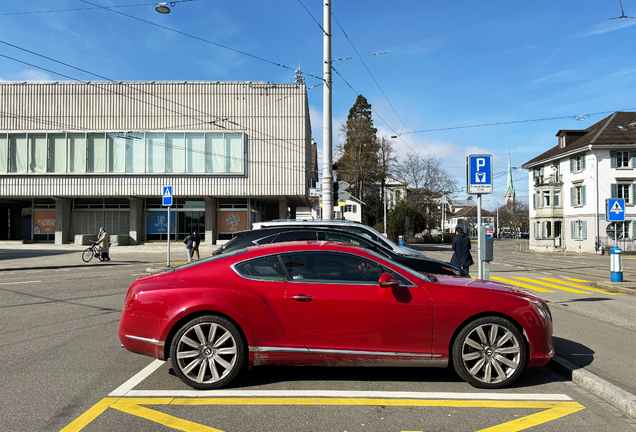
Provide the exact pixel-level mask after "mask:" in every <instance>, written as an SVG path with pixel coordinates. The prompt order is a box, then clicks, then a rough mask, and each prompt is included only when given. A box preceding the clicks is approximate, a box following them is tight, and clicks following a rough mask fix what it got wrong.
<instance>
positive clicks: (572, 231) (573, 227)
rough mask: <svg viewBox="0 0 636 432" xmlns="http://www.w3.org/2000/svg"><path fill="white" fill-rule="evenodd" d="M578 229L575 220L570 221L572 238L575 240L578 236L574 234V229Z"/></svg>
mask: <svg viewBox="0 0 636 432" xmlns="http://www.w3.org/2000/svg"><path fill="white" fill-rule="evenodd" d="M575 230H576V224H575V223H574V221H570V238H571V239H572V240H574V239H575V238H576V236H575V235H574V231H575Z"/></svg>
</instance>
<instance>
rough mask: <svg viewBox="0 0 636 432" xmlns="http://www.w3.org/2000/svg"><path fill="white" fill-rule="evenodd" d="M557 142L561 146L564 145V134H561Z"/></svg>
mask: <svg viewBox="0 0 636 432" xmlns="http://www.w3.org/2000/svg"><path fill="white" fill-rule="evenodd" d="M559 144H560V145H561V148H564V147H565V135H561V136H560V137H559Z"/></svg>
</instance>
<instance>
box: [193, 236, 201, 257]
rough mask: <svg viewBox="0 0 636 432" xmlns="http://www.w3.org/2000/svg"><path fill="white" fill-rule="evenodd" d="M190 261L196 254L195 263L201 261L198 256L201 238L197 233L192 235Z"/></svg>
mask: <svg viewBox="0 0 636 432" xmlns="http://www.w3.org/2000/svg"><path fill="white" fill-rule="evenodd" d="M192 237H193V238H192V240H193V241H192V259H194V254H197V261H199V260H200V259H201V257H200V256H199V245H200V244H201V236H200V235H199V233H198V232H196V231H195V232H193V233H192Z"/></svg>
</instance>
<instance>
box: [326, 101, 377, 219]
mask: <svg viewBox="0 0 636 432" xmlns="http://www.w3.org/2000/svg"><path fill="white" fill-rule="evenodd" d="M371 114H372V111H371V104H370V103H369V102H368V101H367V99H366V98H365V97H364V96H362V95H358V98H357V99H356V102H355V104H354V105H353V107H351V110H349V116H348V118H347V123H346V124H345V125H344V126H343V127H342V129H341V133H342V135H343V136H344V137H345V142H344V145H340V146H338V148H337V150H338V152H339V153H340V154H341V157H340V159H338V163H337V173H338V179H339V180H344V181H346V182H348V183H350V184H352V185H354V186H353V190H352V195H354V196H355V197H356V198H358V199H360V200H362V201H364V200H365V195H366V194H365V192H370V190H368V189H370V187H371V185H372V184H373V183H375V182H377V181H378V180H379V179H380V177H381V171H382V170H381V167H380V164H379V161H378V151H379V150H380V147H381V146H380V143H379V142H378V139H377V136H376V134H377V129H376V128H375V127H374V126H373V119H372V117H371ZM365 188H366V189H367V190H365ZM363 215H364V213H363Z"/></svg>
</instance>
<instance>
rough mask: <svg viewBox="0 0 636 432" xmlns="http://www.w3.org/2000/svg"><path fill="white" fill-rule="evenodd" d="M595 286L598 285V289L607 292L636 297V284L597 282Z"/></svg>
mask: <svg viewBox="0 0 636 432" xmlns="http://www.w3.org/2000/svg"><path fill="white" fill-rule="evenodd" d="M594 285H596V288H600V289H604V290H606V291H611V292H617V293H621V294H629V295H636V288H634V285H635V284H634V282H596V283H595V284H594ZM630 285H631V286H630Z"/></svg>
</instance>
